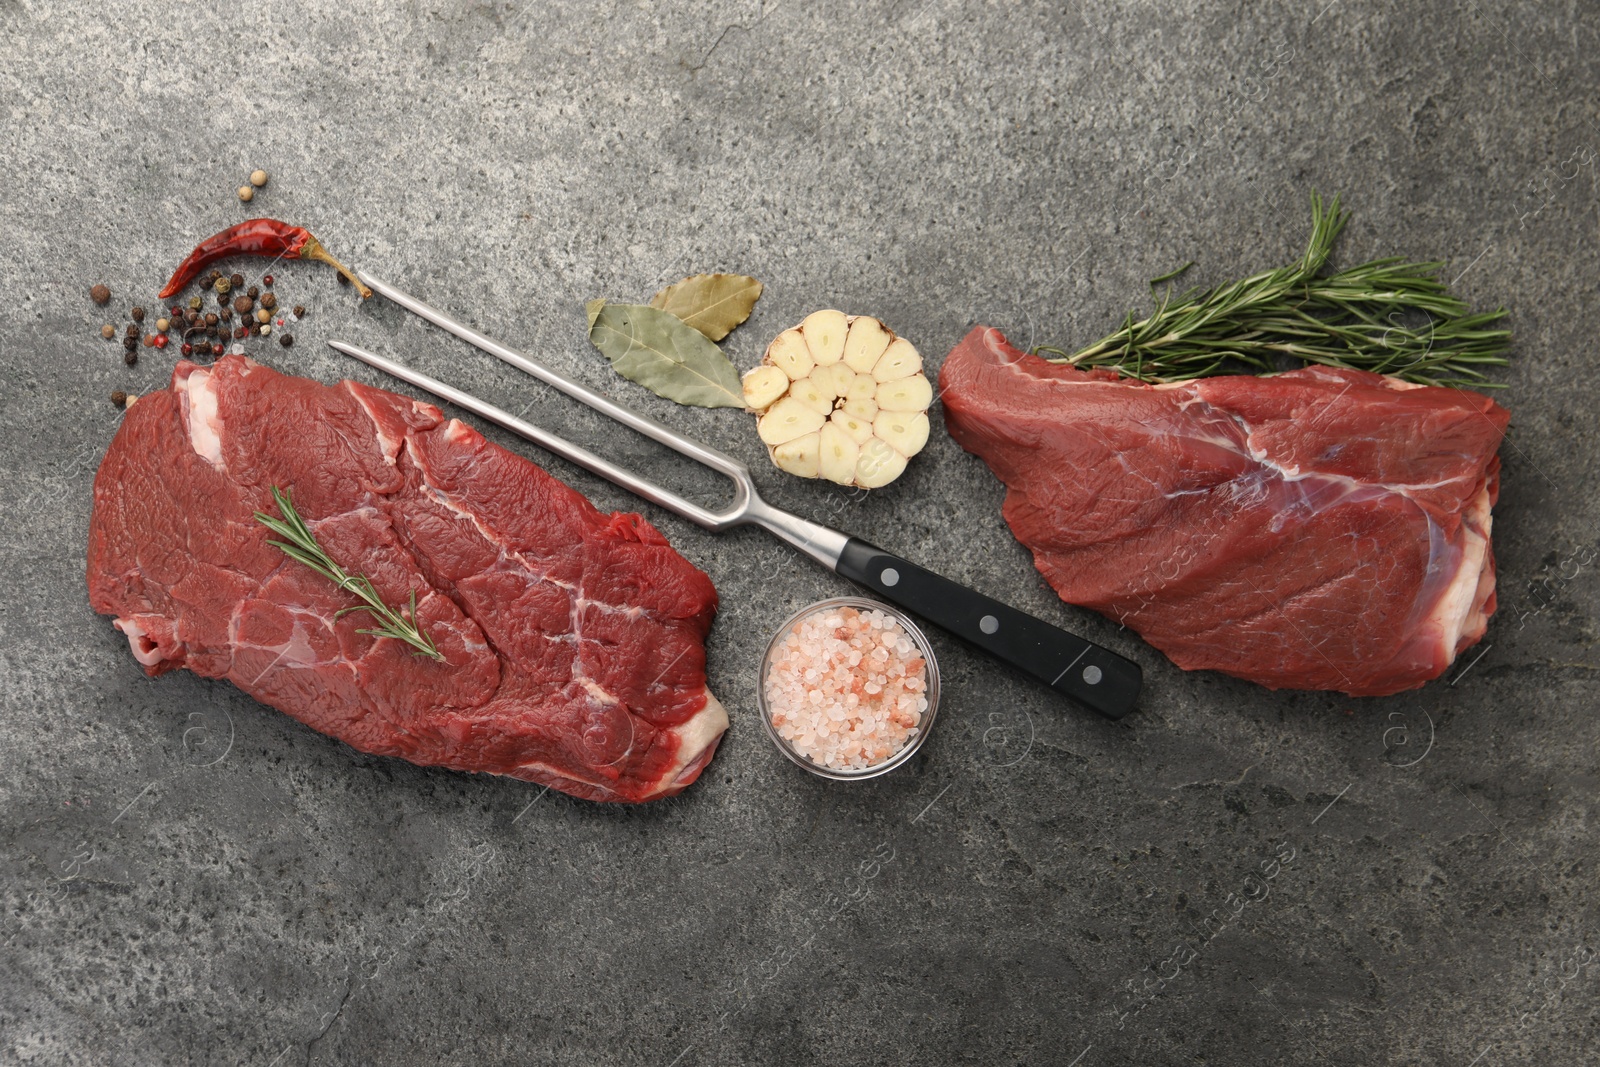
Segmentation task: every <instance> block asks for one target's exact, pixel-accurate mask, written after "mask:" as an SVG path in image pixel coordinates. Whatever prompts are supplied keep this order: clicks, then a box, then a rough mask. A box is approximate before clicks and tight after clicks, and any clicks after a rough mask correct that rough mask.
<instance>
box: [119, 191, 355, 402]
mask: <svg viewBox="0 0 1600 1067" xmlns="http://www.w3.org/2000/svg"><path fill="white" fill-rule="evenodd" d="M266 181H267V175H266V173H265V172H264V171H256V172H255V173H253V174H251V176H250V182H251V185H252V186H255V187H260V186H262V185H265V184H266ZM243 192H244V190H243V189H241V198H242V199H248V197H243V196H242V194H243ZM239 255H257V256H269V257H272V258H273V259H274V260H285V259H315V260H321V261H322V262H324V263H327V264H329V265H330V266H332V267H333V268H334V269H335V270H337V271H338V272H339V273H338V278H339V282H340V284H341V285H349V284H351V283H354V284H355V286H356V287H357V289H359V290H360V292H361V295H362V297H363V298H366V297H370V296H371V295H372V290H370V289H369V288H367V286H366V285H365V284H363V283H362V282H361V279H360V278H358V277H356V276H355V275H354V274H353V273H352V272H351V271H350V270H349V268H347V267H346V266H345V265H344V264H342V263H340V262H339V261H338V260H337V259H334V258H333V256H331V255H329V254H328V252H327V250H326V249H324V248H323V247H322V243H321V242H320V241H318V240H317V239H316V238H315V237H313V236H312V234H311V232H310V231H309V230H307V229H305V228H304V227H300V226H291V225H289V224H288V223H284V222H279V221H278V220H276V219H249V220H247V221H245V222H241V223H238V224H237V225H234V226H230V227H228V228H227V229H226V230H223V231H222V232H221V233H218V234H214V235H212V236H211V237H208V238H206V239H205V240H204V241H202V242H200V244H199V245H198V246H196V248H195V250H194V251H193V252H191V253H189V255H188V257H187V258H186V259H185V260H184V261H183V262H182V263H180V264H179V265H178V269H177V270H176V271H174V272H173V274H172V277H171V278H169V279H168V280H167V284H166V287H165V288H163V289H162V290H161V293H160V297H161V299H162V300H168V299H171V298H172V297H174V296H176V295H177V294H178V293H179V292H181V291H182V290H183V289H184V288H185V287H187V286H188V285H189V283H190V282H193V281H198V283H199V285H200V289H201V291H202V292H209V293H211V294H212V296H213V298H214V299H215V301H216V310H214V311H208V310H206V301H205V297H204V296H192V297H190V298H189V300H188V301H187V303H186V304H173V305H172V306H171V307H170V308H168V310H167V312H166V313H165V314H161V313H158V314H160V317H158V318H157V319H156V321H155V330H154V331H153V332H145V331H144V329H143V328H142V325H141V324H142V323H143V322H144V321H145V318H146V312H145V309H144V308H143V307H135V308H133V309H132V310H131V311H129V313H128V317H129V318H130V319H132V320H133V321H132V322H130V323H128V325H127V328H126V329H125V330H124V331H123V337H122V349H123V357H122V358H123V362H125V363H127V364H128V366H130V367H131V366H134V365H135V364H137V363H138V362H139V352H138V350H139V346H140V345H141V344H142V345H143V346H144V347H146V348H166V347H167V345H168V344H169V343H170V342H171V340H172V335H173V334H176V335H177V340H178V350H179V351H180V352H182V353H183V355H184V356H185V357H189V358H195V357H199V358H205V357H211V358H215V357H217V356H221V355H222V354H223V352H224V351H227V350H228V345H227V344H226V342H227V341H228V340H230V338H231V340H232V341H233V345H232V351H234V352H238V353H242V352H244V350H245V349H244V343H243V342H244V341H245V340H247V339H248V338H250V337H270V336H274V329H275V328H276V329H277V331H278V332H277V333H276V335H275V336H276V337H277V339H278V344H280V345H282V346H283V347H284V348H288V347H290V346H291V345H293V344H294V336H293V335H292V334H290V333H287V332H284V331H283V330H282V327H283V326H284V325H285V320H284V318H283V312H282V310H281V309H280V308H279V307H278V297H277V294H276V293H274V292H273V291H272V289H273V285H274V278H273V276H272V275H270V274H263V275H262V277H261V284H260V285H250V286H248V287H247V286H246V284H245V277H244V275H242V274H237V273H235V274H224V273H222V271H220V270H218V269H216V268H215V267H213V266H212V264H213V263H215V262H217V261H218V260H222V259H226V258H229V257H231V256H239ZM208 268H209V269H208ZM89 296H90V299H92V300H93V301H94V302H95V303H96V304H100V305H102V306H103V305H105V304H108V303H110V301H111V290H110V289H109V288H108V287H106V286H105V285H96V286H94V287H93V288H91V289H90V290H89ZM290 314H291V316H292V318H293V320H294V321H299V320H300V319H302V318H304V317H305V314H306V309H305V306H304V305H302V304H296V305H294V310H293V311H292V312H291V313H290ZM235 316H237V317H238V322H237V325H236V324H235V321H234V319H235ZM116 335H117V329H116V327H115V326H113V325H112V324H111V323H109V322H108V323H106V324H105V325H104V326H102V327H100V336H101V337H103V338H105V339H106V340H108V341H109V340H113V339H114V338H115V337H116ZM134 399H135V398H134V397H130V396H128V395H127V394H125V393H122V392H121V391H120V390H119V391H118V392H117V393H114V394H112V401H113V403H116V404H118V405H131V404H132V403H133V400H134Z"/></svg>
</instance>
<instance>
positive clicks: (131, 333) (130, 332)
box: [122, 322, 139, 337]
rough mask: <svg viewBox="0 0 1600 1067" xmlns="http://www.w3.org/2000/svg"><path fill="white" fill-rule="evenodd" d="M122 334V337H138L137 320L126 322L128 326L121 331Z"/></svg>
mask: <svg viewBox="0 0 1600 1067" xmlns="http://www.w3.org/2000/svg"><path fill="white" fill-rule="evenodd" d="M122 336H124V337H138V336H139V324H138V323H137V322H130V323H128V328H127V329H126V330H123V331H122Z"/></svg>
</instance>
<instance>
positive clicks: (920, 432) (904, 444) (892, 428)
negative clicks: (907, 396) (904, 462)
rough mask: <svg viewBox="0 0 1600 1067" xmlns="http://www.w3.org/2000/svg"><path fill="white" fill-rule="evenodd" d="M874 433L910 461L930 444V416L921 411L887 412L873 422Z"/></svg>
mask: <svg viewBox="0 0 1600 1067" xmlns="http://www.w3.org/2000/svg"><path fill="white" fill-rule="evenodd" d="M872 432H873V434H874V436H876V437H877V438H879V439H880V440H882V441H885V442H887V443H888V444H889V445H890V446H891V447H892V448H893V449H894V450H895V451H896V452H899V453H900V454H901V455H902V456H905V457H907V458H908V459H909V458H910V457H912V456H914V455H916V454H917V453H918V452H921V451H922V446H923V445H926V444H927V443H928V416H927V414H926V413H925V412H921V411H917V412H908V411H885V412H883V413H882V414H880V415H879V416H878V417H877V418H876V419H874V420H873V423H872Z"/></svg>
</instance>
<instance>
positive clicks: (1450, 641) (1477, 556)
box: [1426, 486, 1494, 658]
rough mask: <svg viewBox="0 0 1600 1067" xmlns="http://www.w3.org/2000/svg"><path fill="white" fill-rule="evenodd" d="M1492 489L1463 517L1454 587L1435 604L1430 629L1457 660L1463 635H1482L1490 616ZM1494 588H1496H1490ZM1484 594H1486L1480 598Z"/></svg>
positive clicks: (1476, 499)
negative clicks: (1487, 576) (1487, 575)
mask: <svg viewBox="0 0 1600 1067" xmlns="http://www.w3.org/2000/svg"><path fill="white" fill-rule="evenodd" d="M1492 521H1493V520H1492V518H1491V516H1490V513H1489V489H1488V487H1487V486H1485V487H1484V488H1482V489H1479V490H1478V495H1477V496H1475V497H1473V498H1472V502H1471V503H1469V504H1468V505H1467V507H1466V510H1465V511H1464V512H1463V513H1462V516H1461V563H1460V565H1459V566H1458V567H1457V568H1456V572H1455V574H1454V575H1453V576H1452V577H1451V579H1450V585H1449V586H1448V587H1446V589H1445V591H1444V592H1443V593H1442V594H1441V595H1440V597H1439V599H1438V601H1437V602H1436V603H1435V604H1434V607H1433V613H1432V614H1431V615H1429V617H1428V621H1427V624H1426V626H1427V627H1429V628H1434V629H1436V630H1437V632H1438V634H1439V644H1440V647H1441V648H1442V649H1443V651H1444V654H1445V655H1446V656H1447V657H1449V658H1454V657H1455V654H1456V649H1457V648H1459V647H1460V645H1461V637H1462V635H1463V634H1481V633H1482V632H1483V628H1484V625H1485V624H1486V623H1487V621H1488V616H1486V615H1485V614H1484V613H1483V605H1484V602H1485V601H1486V600H1487V599H1488V593H1487V592H1486V591H1482V590H1480V586H1481V585H1482V579H1483V575H1484V568H1485V567H1487V566H1488V565H1489V532H1490V524H1491V522H1492ZM1488 588H1489V589H1491V590H1492V589H1493V588H1494V587H1493V585H1492V584H1491V585H1489V587H1488ZM1480 592H1482V595H1480Z"/></svg>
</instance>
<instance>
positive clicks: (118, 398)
mask: <svg viewBox="0 0 1600 1067" xmlns="http://www.w3.org/2000/svg"><path fill="white" fill-rule="evenodd" d="M111 402H112V403H113V404H115V405H117V407H119V408H120V407H122V406H123V405H124V404H126V403H127V402H128V394H127V393H124V392H123V391H122V390H121V389H118V390H117V391H116V392H114V393H112V394H111Z"/></svg>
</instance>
